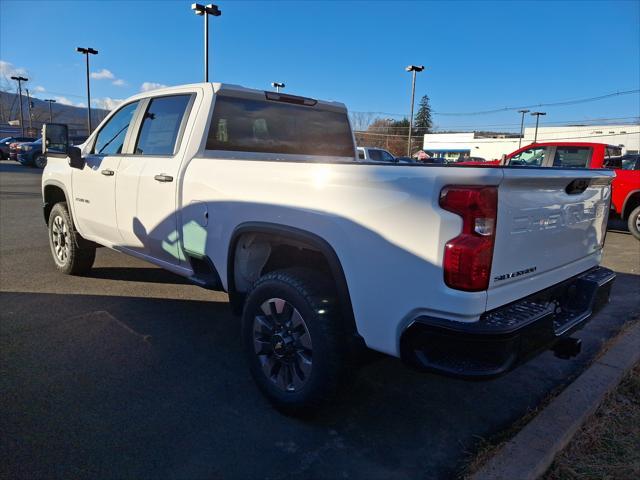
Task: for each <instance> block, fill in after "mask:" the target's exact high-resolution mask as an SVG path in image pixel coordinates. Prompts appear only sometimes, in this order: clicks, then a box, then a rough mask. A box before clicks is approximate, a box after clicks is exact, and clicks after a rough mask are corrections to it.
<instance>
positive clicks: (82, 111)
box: [0, 91, 109, 129]
mask: <svg viewBox="0 0 640 480" xmlns="http://www.w3.org/2000/svg"><path fill="white" fill-rule="evenodd" d="M31 101H32V102H33V108H32V109H31V115H32V116H31V121H32V124H33V127H34V128H40V127H41V126H42V123H46V122H49V103H48V102H44V101H42V100H39V99H37V98H33V97H31ZM22 112H23V117H24V125H25V127H28V126H29V104H28V101H27V96H26V95H25V94H24V93H23V95H22ZM52 113H53V122H54V123H66V124H68V125H69V126H75V127H77V129H82V128H85V129H86V124H87V109H86V108H81V107H73V106H71V105H63V104H61V103H54V104H53V106H52ZM108 113H109V111H108V110H102V109H96V108H92V109H91V123H92V124H93V126H94V127H95V126H96V125H98V123H100V121H102V119H103V118H104V117H105V116H106V115H107V114H108ZM19 119H20V103H19V101H18V95H16V94H15V93H11V92H5V91H0V124H7V123H8V122H9V121H10V120H19Z"/></svg>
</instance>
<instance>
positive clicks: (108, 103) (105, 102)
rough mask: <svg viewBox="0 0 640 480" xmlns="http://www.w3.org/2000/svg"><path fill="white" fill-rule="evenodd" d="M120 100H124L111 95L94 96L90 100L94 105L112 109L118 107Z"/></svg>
mask: <svg viewBox="0 0 640 480" xmlns="http://www.w3.org/2000/svg"><path fill="white" fill-rule="evenodd" d="M122 102H124V99H123V98H111V97H104V98H95V99H93V100H92V101H91V103H92V104H93V106H94V107H96V108H102V109H104V110H113V109H114V108H116V107H118V106H119V105H120V104H121V103H122Z"/></svg>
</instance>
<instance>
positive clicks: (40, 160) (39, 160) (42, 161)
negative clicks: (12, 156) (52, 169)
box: [33, 154, 47, 170]
mask: <svg viewBox="0 0 640 480" xmlns="http://www.w3.org/2000/svg"><path fill="white" fill-rule="evenodd" d="M33 163H34V165H35V166H36V168H39V169H40V170H42V169H44V167H46V166H47V157H46V156H45V155H43V154H40V155H37V156H36V158H35V159H34V161H33Z"/></svg>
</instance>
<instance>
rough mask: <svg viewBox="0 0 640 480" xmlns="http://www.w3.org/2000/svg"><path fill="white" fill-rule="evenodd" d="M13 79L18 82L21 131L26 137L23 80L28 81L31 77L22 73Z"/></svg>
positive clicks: (12, 78)
mask: <svg viewBox="0 0 640 480" xmlns="http://www.w3.org/2000/svg"><path fill="white" fill-rule="evenodd" d="M11 80H15V81H16V82H18V97H19V100H20V133H21V135H22V136H23V137H24V116H23V114H22V82H28V81H29V79H28V78H25V77H23V76H21V75H19V76H17V77H11Z"/></svg>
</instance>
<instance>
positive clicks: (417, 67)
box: [405, 65, 424, 157]
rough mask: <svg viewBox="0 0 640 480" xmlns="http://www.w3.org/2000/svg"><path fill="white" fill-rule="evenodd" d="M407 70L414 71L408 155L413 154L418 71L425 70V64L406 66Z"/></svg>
mask: <svg viewBox="0 0 640 480" xmlns="http://www.w3.org/2000/svg"><path fill="white" fill-rule="evenodd" d="M405 70H406V71H407V72H412V74H413V75H412V77H413V78H412V79H411V116H410V117H409V138H408V139H407V156H408V157H410V156H411V133H412V132H413V104H414V101H415V94H416V73H417V72H421V71H423V70H424V65H409V66H408V67H406V68H405Z"/></svg>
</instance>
